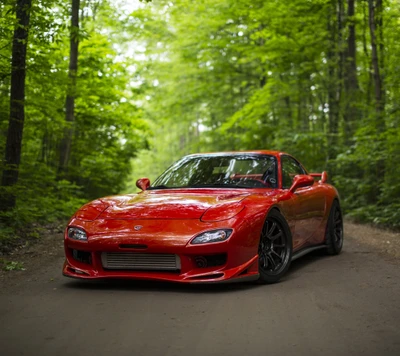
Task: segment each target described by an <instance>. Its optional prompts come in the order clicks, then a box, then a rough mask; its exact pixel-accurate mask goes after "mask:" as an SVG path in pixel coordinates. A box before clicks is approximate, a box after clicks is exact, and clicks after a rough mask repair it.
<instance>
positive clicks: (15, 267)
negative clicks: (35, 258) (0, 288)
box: [0, 259, 25, 271]
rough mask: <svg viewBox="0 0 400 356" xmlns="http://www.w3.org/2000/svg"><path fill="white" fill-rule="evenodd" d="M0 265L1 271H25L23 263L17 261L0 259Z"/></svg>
mask: <svg viewBox="0 0 400 356" xmlns="http://www.w3.org/2000/svg"><path fill="white" fill-rule="evenodd" d="M0 267H1V269H2V270H3V271H25V268H24V265H23V263H22V262H17V261H7V260H4V259H0Z"/></svg>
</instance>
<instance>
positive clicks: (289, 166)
mask: <svg viewBox="0 0 400 356" xmlns="http://www.w3.org/2000/svg"><path fill="white" fill-rule="evenodd" d="M298 174H307V172H306V171H305V169H304V168H303V167H302V165H301V164H300V163H299V162H298V161H296V160H295V159H294V158H293V157H291V156H288V155H282V156H281V177H282V181H281V182H282V189H289V188H290V187H291V185H292V183H293V179H294V177H295V176H296V175H298ZM314 195H315V187H314V186H310V187H304V188H299V189H297V190H296V191H295V192H294V193H293V194H292V196H291V199H290V200H291V202H292V212H293V217H294V220H295V224H294V233H293V248H294V249H295V250H297V249H300V248H302V247H305V246H306V245H307V244H308V242H309V240H310V239H311V238H312V235H313V234H314V232H315V230H316V226H317V225H316V222H315V218H316V216H319V215H320V213H319V210H320V208H321V206H320V204H319V203H318V202H317V201H316V200H315V197H314Z"/></svg>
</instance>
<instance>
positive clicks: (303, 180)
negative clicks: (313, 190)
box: [289, 174, 314, 193]
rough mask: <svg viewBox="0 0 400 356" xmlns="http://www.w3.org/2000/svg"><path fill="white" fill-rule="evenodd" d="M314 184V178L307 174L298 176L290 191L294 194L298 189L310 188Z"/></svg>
mask: <svg viewBox="0 0 400 356" xmlns="http://www.w3.org/2000/svg"><path fill="white" fill-rule="evenodd" d="M313 184H314V177H311V176H309V175H306V174H298V175H297V176H295V177H294V179H293V184H292V186H291V187H290V189H289V191H290V192H291V193H294V192H295V191H296V190H297V189H299V188H303V187H310V186H312V185H313Z"/></svg>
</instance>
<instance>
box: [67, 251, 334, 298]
mask: <svg viewBox="0 0 400 356" xmlns="http://www.w3.org/2000/svg"><path fill="white" fill-rule="evenodd" d="M324 258H329V257H328V256H327V255H326V253H325V252H324V251H321V250H319V251H314V252H311V253H309V254H308V255H306V256H303V257H302V258H299V259H298V260H296V261H293V262H292V264H291V266H290V268H289V271H288V272H287V273H286V275H285V276H284V277H283V279H282V280H281V281H280V282H279V284H281V283H290V280H293V279H295V278H297V277H298V275H299V274H300V275H301V270H302V269H304V268H306V267H308V266H310V265H311V264H316V263H318V261H320V260H322V259H324ZM63 287H64V288H67V289H81V290H93V291H95V290H122V291H158V292H165V293H168V292H170V293H229V292H239V291H246V290H251V289H254V288H260V287H262V285H260V284H259V283H257V282H241V283H226V284H183V283H173V282H159V281H138V280H126V279H123V280H122V279H121V280H91V281H87V280H73V279H71V280H69V281H67V282H66V283H64V284H63Z"/></svg>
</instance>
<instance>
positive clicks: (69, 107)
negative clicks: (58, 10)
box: [58, 0, 80, 177]
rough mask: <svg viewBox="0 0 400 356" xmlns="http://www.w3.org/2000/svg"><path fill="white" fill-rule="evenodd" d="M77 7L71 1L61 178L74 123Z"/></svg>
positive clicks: (68, 151) (76, 67)
mask: <svg viewBox="0 0 400 356" xmlns="http://www.w3.org/2000/svg"><path fill="white" fill-rule="evenodd" d="M79 6H80V0H72V11H71V31H70V57H69V73H68V76H69V85H68V89H67V97H66V100H65V121H66V124H67V126H66V128H65V129H64V137H63V139H62V141H61V144H60V161H59V165H58V175H59V177H63V176H64V175H65V173H66V172H67V170H68V162H69V158H70V154H71V142H72V135H73V129H72V124H73V122H74V121H75V97H76V75H77V71H78V45H79Z"/></svg>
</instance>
